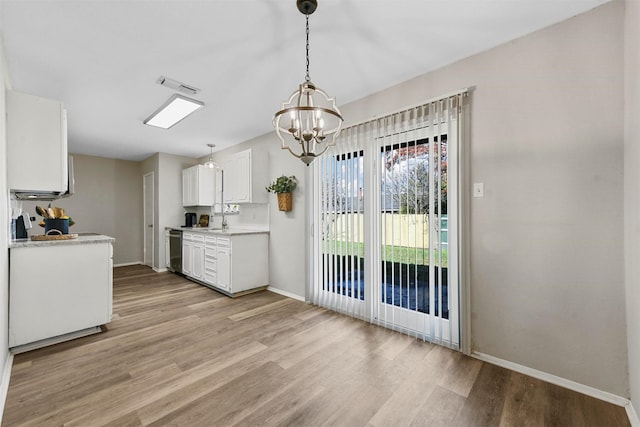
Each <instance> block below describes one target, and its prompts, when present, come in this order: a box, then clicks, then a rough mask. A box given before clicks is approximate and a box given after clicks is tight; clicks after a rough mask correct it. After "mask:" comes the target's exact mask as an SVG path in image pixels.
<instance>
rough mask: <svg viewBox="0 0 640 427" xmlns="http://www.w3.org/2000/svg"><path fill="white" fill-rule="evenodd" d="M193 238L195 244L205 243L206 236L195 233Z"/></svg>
mask: <svg viewBox="0 0 640 427" xmlns="http://www.w3.org/2000/svg"><path fill="white" fill-rule="evenodd" d="M192 236H193V237H192V239H193V241H194V242H199V243H204V236H203V235H202V234H198V233H194V234H192Z"/></svg>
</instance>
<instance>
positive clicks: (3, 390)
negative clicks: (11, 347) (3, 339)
mask: <svg viewBox="0 0 640 427" xmlns="http://www.w3.org/2000/svg"><path fill="white" fill-rule="evenodd" d="M12 367H13V354H11V353H7V360H6V361H5V364H4V369H3V370H2V377H1V379H0V381H1V382H0V423H2V415H3V414H4V405H5V403H6V402H7V393H8V392H9V381H10V380H11V368H12Z"/></svg>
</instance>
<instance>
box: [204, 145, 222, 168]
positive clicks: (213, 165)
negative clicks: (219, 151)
mask: <svg viewBox="0 0 640 427" xmlns="http://www.w3.org/2000/svg"><path fill="white" fill-rule="evenodd" d="M215 146H216V144H207V147H209V149H210V150H211V152H210V153H209V160H207V161H206V162H205V163H204V165H205V166H206V167H208V168H209V169H214V168H216V169H217V168H219V166H218V164H217V163H216V162H214V161H213V147H215Z"/></svg>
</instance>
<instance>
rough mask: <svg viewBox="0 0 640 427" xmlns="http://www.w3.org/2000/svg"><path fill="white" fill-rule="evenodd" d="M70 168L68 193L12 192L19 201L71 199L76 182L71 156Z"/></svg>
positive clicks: (68, 163) (70, 157)
mask: <svg viewBox="0 0 640 427" xmlns="http://www.w3.org/2000/svg"><path fill="white" fill-rule="evenodd" d="M67 168H68V185H67V191H37V190H34V191H24V190H21V191H17V190H12V191H11V192H12V193H13V195H14V196H15V198H16V199H18V200H56V199H62V198H64V197H69V196H72V195H73V192H74V189H75V188H74V187H75V180H74V177H73V156H69V160H68V162H67Z"/></svg>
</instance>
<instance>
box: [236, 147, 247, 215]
mask: <svg viewBox="0 0 640 427" xmlns="http://www.w3.org/2000/svg"><path fill="white" fill-rule="evenodd" d="M235 170H236V176H235V183H234V186H235V195H234V198H235V200H234V203H251V150H245V151H241V152H239V153H237V154H236V155H235Z"/></svg>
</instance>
